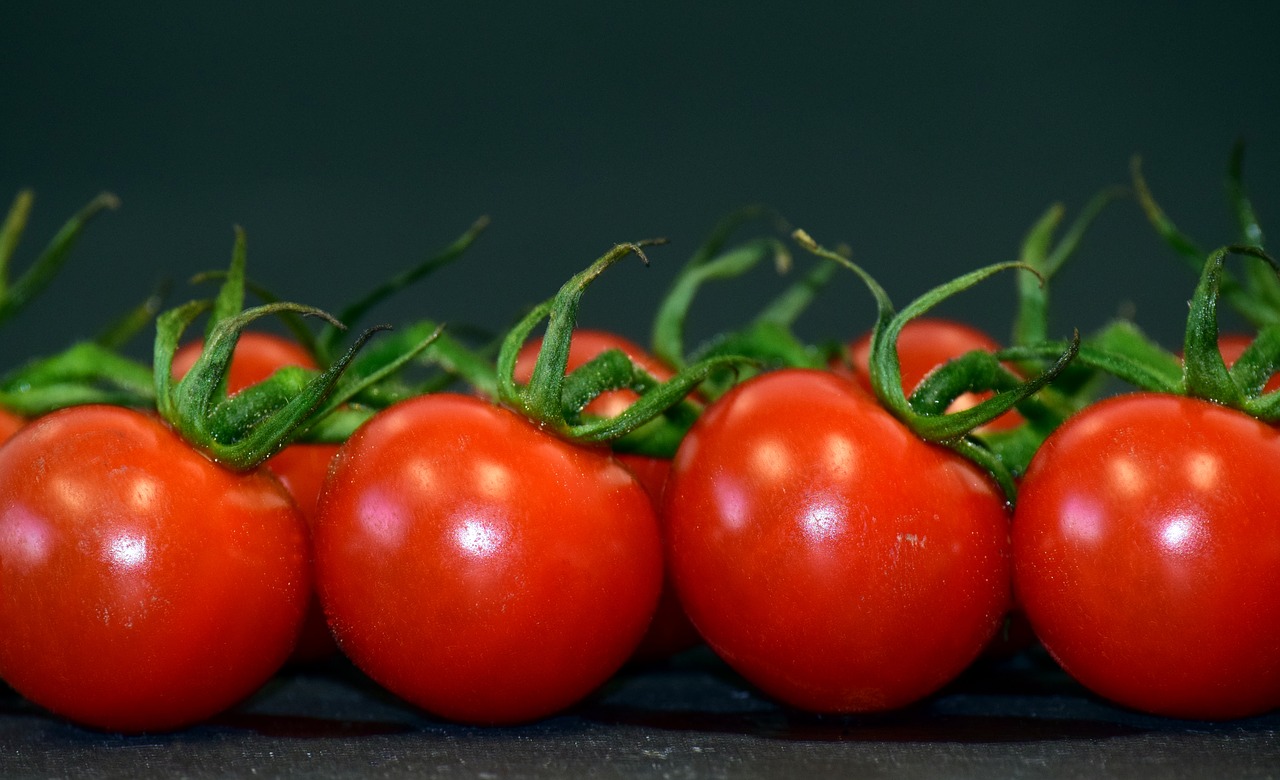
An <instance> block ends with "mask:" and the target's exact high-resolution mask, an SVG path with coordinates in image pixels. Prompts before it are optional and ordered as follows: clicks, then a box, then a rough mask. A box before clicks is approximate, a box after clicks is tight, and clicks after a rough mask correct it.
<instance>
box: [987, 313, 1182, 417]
mask: <svg viewBox="0 0 1280 780" xmlns="http://www.w3.org/2000/svg"><path fill="white" fill-rule="evenodd" d="M1069 347H1070V344H1069V343H1068V342H1065V341H1046V342H1043V343H1041V344H1034V345H1027V346H1022V347H1007V348H1005V349H1002V350H1000V351H998V352H996V353H995V356H996V358H997V359H999V360H1004V361H1010V362H1015V363H1019V362H1023V361H1028V360H1046V359H1054V358H1056V357H1057V356H1059V355H1061V354H1062V353H1063V352H1064V350H1066V349H1068V348H1069ZM1074 364H1078V365H1082V366H1084V367H1086V368H1088V369H1090V370H1091V371H1093V372H1095V373H1097V374H1106V375H1108V376H1113V377H1115V378H1117V379H1119V380H1121V381H1122V382H1126V383H1127V384H1130V385H1133V386H1134V387H1137V388H1140V389H1143V390H1147V391H1150V392H1154V393H1168V394H1170V395H1179V394H1181V393H1182V391H1183V384H1182V361H1181V360H1179V359H1178V358H1177V356H1176V355H1174V354H1172V353H1170V352H1168V351H1166V350H1164V349H1163V348H1162V347H1160V346H1159V345H1157V344H1156V343H1155V342H1153V341H1151V340H1150V339H1148V338H1147V337H1146V336H1144V335H1143V334H1142V332H1141V331H1139V330H1138V329H1137V328H1136V327H1135V326H1134V325H1132V324H1131V323H1128V322H1118V323H1115V324H1113V325H1111V326H1109V327H1108V328H1106V329H1105V330H1104V331H1103V332H1102V333H1101V334H1099V335H1098V336H1092V337H1090V338H1089V339H1087V340H1085V341H1083V342H1082V343H1081V344H1080V348H1079V351H1078V352H1077V353H1076V357H1075V360H1074V361H1073V365H1074ZM1057 397H1058V398H1065V397H1068V396H1064V395H1062V394H1059V395H1058V396H1057Z"/></svg>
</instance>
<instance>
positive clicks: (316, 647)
mask: <svg viewBox="0 0 1280 780" xmlns="http://www.w3.org/2000/svg"><path fill="white" fill-rule="evenodd" d="M337 452H338V445H336V444H291V445H289V446H288V447H285V448H284V449H283V450H282V451H280V452H279V453H277V454H276V455H274V456H272V457H271V459H270V460H268V461H267V462H266V463H265V464H263V465H264V466H266V468H267V470H268V471H270V472H271V473H272V474H274V475H275V476H276V478H277V479H279V480H280V484H282V485H284V488H285V490H287V491H288V492H289V496H290V497H291V498H293V501H294V503H295V504H297V506H298V511H300V512H301V513H302V518H303V520H305V521H306V524H307V529H308V530H309V531H310V530H312V529H314V528H315V525H316V516H317V513H318V504H319V501H320V489H321V487H322V486H323V485H324V478H325V476H326V475H327V474H328V473H329V464H331V463H332V462H333V458H334V456H335V455H336V454H337ZM308 541H309V539H308ZM337 652H338V646H337V645H336V644H335V643H334V641H333V634H331V633H330V632H329V624H328V623H326V622H325V618H324V610H322V609H321V608H320V599H319V598H318V597H316V595H315V594H314V593H312V596H311V598H310V603H309V604H308V605H307V614H306V617H305V619H304V620H303V621H302V630H301V632H299V634H298V643H297V646H296V647H295V648H294V651H293V655H291V656H290V657H289V660H290V661H293V662H295V663H313V662H315V661H321V660H324V659H326V658H329V657H331V656H333V655H336V654H337Z"/></svg>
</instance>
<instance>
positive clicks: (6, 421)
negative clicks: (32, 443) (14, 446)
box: [0, 409, 27, 444]
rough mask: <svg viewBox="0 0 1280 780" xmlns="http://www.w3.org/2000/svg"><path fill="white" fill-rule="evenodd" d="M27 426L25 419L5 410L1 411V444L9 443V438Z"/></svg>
mask: <svg viewBox="0 0 1280 780" xmlns="http://www.w3.org/2000/svg"><path fill="white" fill-rule="evenodd" d="M26 424H27V421H26V419H25V418H22V417H19V416H18V415H16V414H14V413H13V412H10V411H7V410H5V409H0V444H3V443H5V442H6V441H8V440H9V437H11V436H13V434H15V433H17V432H18V429H19V428H21V427H22V426H24V425H26Z"/></svg>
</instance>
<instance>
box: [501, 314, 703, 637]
mask: <svg viewBox="0 0 1280 780" xmlns="http://www.w3.org/2000/svg"><path fill="white" fill-rule="evenodd" d="M541 346H542V342H541V341H531V342H529V343H527V344H525V345H524V347H522V348H521V350H520V353H519V355H518V356H517V357H516V368H515V374H514V376H515V380H516V381H517V382H528V381H529V379H530V378H531V377H532V376H533V364H534V362H535V361H536V360H537V358H538V349H539V348H540V347H541ZM608 349H619V350H622V352H623V353H625V354H626V355H627V357H629V358H631V359H632V360H633V361H635V362H636V363H637V364H639V365H640V366H641V367H643V368H644V369H645V370H646V371H648V372H649V373H650V374H651V375H653V377H654V378H655V379H657V380H658V381H660V382H665V381H666V380H668V379H670V378H671V377H672V375H673V372H672V371H671V369H670V368H668V367H667V366H665V365H663V364H662V362H661V361H659V360H658V359H657V358H655V357H654V356H653V355H651V354H649V352H648V351H647V350H645V349H644V348H643V347H641V346H640V345H638V344H636V343H635V342H633V341H631V340H629V339H626V338H623V337H622V336H618V335H616V334H613V333H608V332H606V331H599V330H591V329H587V328H579V329H577V330H574V332H573V338H572V339H571V340H570V342H569V360H568V363H567V364H566V365H565V371H572V370H574V369H575V368H578V367H579V366H581V365H583V364H584V363H587V362H589V361H590V360H591V359H592V358H594V357H596V356H597V355H599V354H600V353H601V352H604V351H605V350H608ZM638 398H639V396H638V395H637V394H636V393H634V392H632V391H630V390H613V391H610V392H607V393H601V394H600V395H599V396H598V397H597V398H595V400H593V401H592V402H591V403H589V404H587V407H586V409H585V411H587V412H589V413H591V414H595V415H599V416H601V417H613V416H616V415H618V414H621V413H622V412H624V411H626V409H627V408H628V407H630V406H631V405H632V404H633V403H635V402H636V400H637V399H638ZM615 457H617V459H618V460H619V461H621V462H622V464H623V465H624V466H626V467H627V468H628V469H630V470H631V473H633V474H635V476H636V479H638V480H640V484H641V485H643V486H644V488H645V490H646V491H648V493H649V497H650V498H651V499H652V500H653V502H654V506H655V507H658V506H660V505H661V504H660V501H661V498H662V489H663V485H664V484H665V482H666V479H667V474H668V473H670V471H671V462H670V461H669V460H667V459H665V458H652V457H648V456H645V455H630V454H619V455H615ZM659 523H661V518H659ZM700 641H701V638H700V637H699V636H698V632H697V630H696V629H694V627H693V624H691V623H690V622H689V618H688V617H687V616H686V615H685V614H684V608H683V607H681V606H680V600H679V599H678V598H677V597H676V594H675V589H674V587H673V586H672V584H671V582H670V577H669V576H668V577H665V578H664V583H663V588H662V596H661V598H660V599H659V600H658V609H657V611H656V612H655V613H654V615H653V623H652V624H651V625H650V626H649V631H648V632H647V633H646V634H645V637H644V639H643V640H641V642H640V646H639V647H637V648H636V652H635V660H637V661H642V662H644V661H658V660H661V659H664V658H667V657H669V656H672V655H675V654H676V653H679V652H682V651H684V650H688V649H689V648H691V647H693V646H695V645H697V644H698V643H699V642H700Z"/></svg>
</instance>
